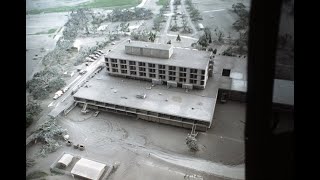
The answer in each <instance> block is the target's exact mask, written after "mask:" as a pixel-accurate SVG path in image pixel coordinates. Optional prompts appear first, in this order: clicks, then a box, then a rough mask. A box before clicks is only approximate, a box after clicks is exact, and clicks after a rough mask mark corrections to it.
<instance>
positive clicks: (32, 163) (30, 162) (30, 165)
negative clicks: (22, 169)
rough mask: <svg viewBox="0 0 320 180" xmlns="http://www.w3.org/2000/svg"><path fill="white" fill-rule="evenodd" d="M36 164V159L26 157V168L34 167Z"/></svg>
mask: <svg viewBox="0 0 320 180" xmlns="http://www.w3.org/2000/svg"><path fill="white" fill-rule="evenodd" d="M35 164H36V162H35V160H34V159H30V158H27V159H26V168H29V167H32V166H34V165H35Z"/></svg>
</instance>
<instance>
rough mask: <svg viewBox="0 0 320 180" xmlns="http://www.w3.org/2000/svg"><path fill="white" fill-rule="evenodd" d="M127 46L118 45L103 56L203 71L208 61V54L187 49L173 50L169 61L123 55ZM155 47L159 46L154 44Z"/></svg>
mask: <svg viewBox="0 0 320 180" xmlns="http://www.w3.org/2000/svg"><path fill="white" fill-rule="evenodd" d="M127 44H129V43H128V42H127V43H126V44H124V45H119V46H118V47H117V48H115V49H113V50H112V51H110V52H109V53H108V54H107V55H105V57H108V58H115V59H125V60H132V61H138V62H147V63H154V64H163V65H169V66H178V67H186V68H195V69H204V70H205V69H206V67H207V65H208V63H209V60H210V53H209V52H207V51H198V50H193V49H188V48H173V53H172V55H171V57H170V58H169V59H163V58H157V57H146V56H136V55H131V54H126V53H125V45H127ZM130 44H131V43H130ZM155 46H159V45H158V44H155Z"/></svg>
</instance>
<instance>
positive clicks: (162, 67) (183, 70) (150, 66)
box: [105, 58, 205, 75]
mask: <svg viewBox="0 0 320 180" xmlns="http://www.w3.org/2000/svg"><path fill="white" fill-rule="evenodd" d="M105 61H106V62H107V66H108V58H105ZM110 61H111V63H117V59H113V58H110ZM119 61H120V64H126V62H127V60H119ZM129 65H136V62H135V61H129ZM138 65H139V66H143V67H145V66H146V63H144V62H138ZM123 66H126V65H123ZM113 67H117V66H113ZM148 67H149V68H155V67H156V64H153V63H148ZM168 68H169V71H175V70H176V69H177V67H175V66H168ZM158 69H166V65H161V64H159V65H158ZM179 71H180V72H187V68H183V67H179ZM190 73H192V74H197V73H198V69H190ZM201 74H203V75H204V74H205V70H201Z"/></svg>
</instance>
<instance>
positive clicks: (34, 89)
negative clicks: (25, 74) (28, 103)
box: [26, 70, 66, 99]
mask: <svg viewBox="0 0 320 180" xmlns="http://www.w3.org/2000/svg"><path fill="white" fill-rule="evenodd" d="M65 85H66V83H65V82H64V80H63V79H62V78H61V77H60V76H59V75H58V73H57V72H55V71H53V70H44V71H40V72H38V73H36V74H35V75H34V76H33V78H32V79H31V80H30V81H28V82H27V85H26V89H27V90H28V91H29V93H31V95H32V96H33V98H34V99H45V98H47V97H48V95H49V93H52V92H55V91H57V90H59V89H61V88H62V87H63V86H65Z"/></svg>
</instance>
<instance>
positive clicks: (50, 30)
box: [35, 28, 57, 35]
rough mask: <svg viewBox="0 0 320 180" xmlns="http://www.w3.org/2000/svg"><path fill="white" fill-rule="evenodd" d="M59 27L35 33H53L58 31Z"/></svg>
mask: <svg viewBox="0 0 320 180" xmlns="http://www.w3.org/2000/svg"><path fill="white" fill-rule="evenodd" d="M56 30H57V29H55V28H54V29H49V30H48V31H41V32H37V33H35V35H40V34H52V33H54V32H56Z"/></svg>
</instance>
